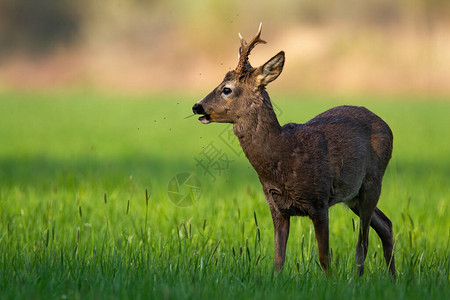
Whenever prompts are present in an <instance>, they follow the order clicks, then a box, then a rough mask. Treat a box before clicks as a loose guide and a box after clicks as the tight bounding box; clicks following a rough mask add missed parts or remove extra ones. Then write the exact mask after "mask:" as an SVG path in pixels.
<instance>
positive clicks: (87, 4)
mask: <svg viewBox="0 0 450 300" xmlns="http://www.w3.org/2000/svg"><path fill="white" fill-rule="evenodd" d="M113 7H115V9H112V8H113ZM130 7H131V8H133V9H130ZM287 8H288V9H287ZM449 8H450V1H446V0H394V1H393V0H365V1H361V0H341V1H330V0H317V1H311V0H278V1H277V3H276V4H274V3H272V2H271V1H270V2H269V1H267V2H266V1H238V0H231V1H219V0H214V1H198V0H191V1H182V0H166V1H161V0H150V1H143V0H128V1H120V0H110V1H102V2H99V1H95V0H92V1H89V0H76V1H74V0H0V54H3V55H4V54H8V53H11V52H15V51H20V52H25V53H38V54H39V53H46V52H48V51H51V50H52V48H54V47H57V46H59V45H65V46H67V45H68V46H70V45H73V44H74V43H76V42H79V41H80V40H81V38H82V37H83V36H86V35H89V34H90V32H91V28H90V27H91V26H92V25H93V24H99V23H102V20H103V22H104V23H107V22H108V20H110V19H111V17H110V16H108V14H111V12H112V11H116V10H121V9H123V11H124V12H125V14H126V13H127V12H128V13H130V15H129V16H127V17H125V16H124V17H125V18H127V20H128V22H129V23H132V22H133V13H138V12H139V13H142V12H145V13H147V14H148V18H149V19H155V18H156V19H157V20H163V19H164V15H165V14H167V17H168V18H170V20H169V21H166V22H164V23H170V24H171V26H170V27H172V28H173V27H182V26H183V23H186V22H191V23H192V22H216V25H217V23H220V22H224V21H225V20H224V19H226V18H230V17H231V16H232V15H233V14H235V12H239V11H246V10H247V11H248V12H249V13H250V12H252V14H254V15H257V16H258V15H259V16H261V15H267V16H270V17H271V18H278V19H280V20H283V21H286V22H289V21H291V22H292V21H293V22H295V21H299V22H306V23H311V24H323V23H327V22H335V21H342V22H347V21H349V20H351V22H355V23H358V24H365V25H367V24H369V25H371V24H372V25H373V24H375V25H377V26H385V25H389V24H393V23H398V22H404V21H407V22H410V23H420V24H422V25H423V24H425V26H433V24H434V23H435V22H439V21H442V20H448V19H449V17H450V13H449V11H450V9H449ZM156 15H158V16H156ZM234 16H236V15H234ZM93 20H94V21H93ZM214 20H215V21H214ZM252 21H253V20H252ZM150 25H154V23H151V24H150ZM103 26H105V25H103ZM106 26H107V25H106ZM159 29H161V28H159ZM162 29H163V30H164V27H163V28H162ZM166 29H168V27H166Z"/></svg>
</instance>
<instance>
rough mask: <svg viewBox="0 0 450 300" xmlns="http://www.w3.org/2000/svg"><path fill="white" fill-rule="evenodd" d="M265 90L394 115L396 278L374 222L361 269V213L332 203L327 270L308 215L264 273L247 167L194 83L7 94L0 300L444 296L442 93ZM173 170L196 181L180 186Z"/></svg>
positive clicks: (266, 236)
mask: <svg viewBox="0 0 450 300" xmlns="http://www.w3.org/2000/svg"><path fill="white" fill-rule="evenodd" d="M201 96H203V95H200V94H199V95H197V97H201ZM272 98H273V100H274V103H275V104H276V105H277V110H278V114H279V116H280V117H279V118H280V121H281V122H282V123H285V122H287V121H295V122H305V121H307V120H308V119H310V118H312V117H313V116H315V115H316V114H318V113H320V112H322V111H323V110H325V109H327V108H329V107H332V106H335V105H340V104H358V105H364V106H366V107H368V108H369V109H371V110H372V111H374V112H375V113H377V114H378V115H380V116H381V117H382V118H383V119H384V120H385V121H386V122H387V123H388V124H390V126H391V128H392V130H393V132H394V154H393V158H392V160H391V163H390V165H389V167H388V170H387V173H386V175H385V179H384V185H383V191H382V195H381V199H380V202H379V207H380V208H381V209H382V210H383V211H384V212H385V213H386V214H387V215H388V216H389V217H390V218H391V220H392V222H393V224H394V234H395V237H396V246H395V255H396V260H397V271H398V278H397V280H392V279H391V277H390V276H389V274H387V272H386V267H385V265H384V262H383V258H382V248H381V243H380V241H379V239H378V237H377V236H376V234H375V232H374V231H373V230H371V236H370V248H369V254H368V257H367V260H366V269H365V274H364V276H363V277H362V278H358V277H356V276H355V275H356V267H355V258H354V256H355V245H356V240H357V232H358V222H357V221H358V219H357V218H356V216H355V215H353V213H352V212H351V211H349V210H348V209H346V208H345V207H344V206H342V205H336V206H335V207H333V208H332V209H331V211H330V246H331V248H332V262H331V273H332V275H331V276H330V277H329V278H325V276H324V274H323V272H322V271H321V269H320V267H319V265H318V263H317V261H318V256H317V248H316V246H315V239H314V232H313V229H312V227H311V226H312V225H311V221H310V220H309V219H307V218H295V219H293V220H292V222H291V234H290V240H289V242H288V252H287V262H286V266H285V269H284V270H283V272H282V273H281V274H280V275H278V276H274V275H273V266H272V259H273V228H272V221H271V216H270V212H269V209H268V206H267V205H266V203H265V200H264V197H263V193H262V190H261V187H260V183H259V181H258V179H257V176H256V173H255V172H254V171H253V170H252V169H251V167H250V165H249V163H248V162H247V161H246V159H245V157H244V155H243V154H242V153H241V151H240V150H239V147H238V145H237V144H236V139H235V138H234V137H232V136H230V135H229V133H230V132H229V129H230V125H226V124H211V125H208V126H205V125H202V124H200V123H199V122H198V121H197V120H196V117H192V118H186V119H185V118H184V117H186V116H188V115H189V114H190V112H191V107H192V104H193V103H194V102H195V101H196V99H195V97H186V96H184V97H178V96H175V95H134V96H127V95H108V94H101V93H94V92H92V93H91V92H89V93H82V92H65V93H57V92H53V93H25V92H20V93H12V92H3V93H0V298H1V299H8V298H27V299H28V298H29V299H50V298H51V299H90V298H91V299H92V298H97V299H98V298H133V299H135V298H147V299H177V298H182V299H210V298H213V299H214V298H216V299H245V298H255V299H257V298H268V299H272V298H278V299H284V298H288V297H290V298H291V299H298V298H304V299H311V298H313V297H314V298H315V299H316V298H317V299H344V298H345V299H357V298H361V299H450V287H449V264H450V259H449V257H450V255H449V254H450V253H449V236H450V231H449V228H450V211H449V200H450V102H449V101H444V100H445V99H438V98H431V99H426V98H414V99H410V98H407V97H403V98H402V97H397V98H395V97H390V98H389V97H387V98H383V97H347V98H346V97H340V98H338V97H336V98H328V99H327V98H325V97H318V96H300V97H297V98H295V97H293V96H289V95H286V96H279V95H278V96H277V95H276V93H272ZM183 174H188V176H190V177H189V179H188V180H187V183H188V184H190V186H191V188H189V185H180V186H179V187H177V185H176V179H177V180H178V183H182V182H180V180H183V176H185V175H183ZM177 175H178V176H177ZM186 176H187V175H186ZM177 188H179V190H178V194H177V193H175V192H177V190H176V189H177ZM184 196H186V198H183V197H184Z"/></svg>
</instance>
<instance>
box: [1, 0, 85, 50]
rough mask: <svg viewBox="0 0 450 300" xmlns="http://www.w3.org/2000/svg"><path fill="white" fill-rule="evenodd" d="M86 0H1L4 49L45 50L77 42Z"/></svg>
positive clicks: (2, 47)
mask: <svg viewBox="0 0 450 300" xmlns="http://www.w3.org/2000/svg"><path fill="white" fill-rule="evenodd" d="M86 5H87V2H86V1H83V0H77V1H71V0H38V1H37V0H0V52H1V53H3V54H5V53H8V52H11V51H17V50H21V51H26V52H31V53H42V52H46V51H49V50H50V49H51V48H52V47H54V46H55V45H59V44H71V43H73V42H75V41H77V38H78V37H79V36H80V34H81V32H82V27H83V26H82V25H83V21H84V18H83V10H84V9H85V7H86Z"/></svg>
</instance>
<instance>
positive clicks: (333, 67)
mask: <svg viewBox="0 0 450 300" xmlns="http://www.w3.org/2000/svg"><path fill="white" fill-rule="evenodd" d="M260 22H263V33H262V37H263V39H264V40H266V41H267V42H268V43H267V44H266V45H260V46H258V47H257V48H256V49H255V50H254V52H253V54H252V56H251V58H250V59H251V61H252V63H253V65H258V64H262V63H263V62H265V61H266V60H267V59H269V58H270V57H272V56H273V55H274V54H276V53H277V52H278V51H280V50H284V51H286V65H285V70H284V74H283V75H282V76H281V77H280V79H279V80H277V82H276V83H274V84H273V86H274V87H273V88H274V89H284V90H289V91H300V90H301V91H308V92H325V91H326V92H352V93H353V92H357V93H359V92H360V93H405V94H410V93H418V94H425V95H426V94H430V93H431V94H435V95H436V94H439V95H443V94H445V95H447V94H448V93H449V92H450V84H449V79H450V1H444V0H442V1H440V0H366V1H358V0H341V1H328V0H318V1H306V0H277V1H261V0H259V1H255V0H249V1H237V0H229V1H218V0H211V1H200V0H190V1H181V0H164V1H163V0H149V1H140V0H127V1H124V0H109V1H98V0H77V1H70V0H40V1H32V0H29V1H28V0H20V1H17V0H0V88H2V89H30V90H34V89H50V88H51V89H55V88H56V89H65V88H95V89H106V90H125V91H128V90H130V91H133V90H138V91H167V90H171V91H173V90H175V91H180V92H182V91H186V90H189V91H196V90H205V89H206V90H209V89H212V88H213V86H215V85H216V84H218V83H219V82H220V81H221V79H222V77H223V76H224V74H225V72H226V71H228V70H229V69H232V68H234V67H235V66H236V63H237V50H238V47H239V39H238V32H240V33H241V34H242V35H243V36H244V37H245V38H247V39H250V38H252V37H253V36H254V34H255V33H256V31H257V28H258V25H259V23H260Z"/></svg>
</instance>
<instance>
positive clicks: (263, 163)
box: [193, 32, 395, 274]
mask: <svg viewBox="0 0 450 300" xmlns="http://www.w3.org/2000/svg"><path fill="white" fill-rule="evenodd" d="M259 35H260V32H259V33H258V35H257V36H256V37H255V38H254V39H253V40H252V42H251V43H250V44H249V45H247V43H246V42H245V41H243V39H241V49H240V50H241V51H240V53H241V59H240V62H239V65H238V68H237V69H236V70H234V71H231V72H229V73H228V74H227V75H226V76H225V79H224V81H223V82H222V83H221V84H220V85H219V86H218V87H217V88H216V89H215V90H214V91H213V92H211V93H210V94H209V95H208V96H206V97H205V98H204V99H202V100H201V101H199V102H198V103H197V104H196V105H194V107H193V110H194V113H199V114H203V115H204V116H202V117H200V118H199V120H200V121H202V122H203V123H209V122H211V121H216V122H230V123H233V130H234V133H235V134H236V136H237V137H238V139H239V142H240V144H241V146H242V149H243V151H244V153H245V155H246V157H247V158H248V160H249V161H250V163H251V164H252V166H253V168H254V169H255V170H256V172H257V174H258V176H259V179H260V181H261V184H262V186H263V190H264V194H265V196H266V200H267V202H268V204H269V207H270V211H271V213H272V218H273V223H274V232H275V257H274V261H275V267H276V268H277V269H281V268H282V267H283V264H284V261H285V252H286V243H287V239H288V236H289V223H290V217H291V216H309V217H310V218H311V220H312V221H313V224H314V228H315V233H316V238H317V242H318V248H319V259H320V263H321V265H322V267H323V268H324V270H326V269H327V266H328V251H329V249H328V247H329V246H328V208H329V207H330V206H332V205H334V204H336V203H339V202H344V203H345V204H346V205H348V206H349V207H350V208H351V209H352V210H353V211H354V212H355V213H356V214H357V215H359V216H360V218H361V230H360V236H359V241H358V244H357V247H356V260H357V264H358V265H359V273H360V274H362V273H363V264H364V259H365V256H366V254H367V248H368V233H369V225H371V226H372V227H373V228H374V229H375V231H376V232H377V233H378V235H379V236H380V238H381V240H382V243H383V250H384V256H385V259H386V264H387V265H388V267H389V268H390V270H391V272H392V274H395V264H394V257H393V236H392V224H391V222H390V221H389V219H388V218H387V217H386V216H385V215H384V214H383V213H382V212H381V211H380V210H379V209H377V208H376V205H377V202H378V198H379V196H380V192H381V182H382V178H383V175H384V171H385V169H386V167H387V164H388V162H389V159H390V157H391V153H392V139H393V138H392V132H391V130H390V128H389V126H388V125H387V124H386V123H385V122H384V121H383V120H382V119H381V118H379V117H378V116H376V115H375V114H374V113H372V112H370V111H369V110H367V109H366V108H363V107H355V106H340V107H335V108H332V109H330V110H328V111H325V112H324V113H322V114H320V115H318V116H316V117H315V118H313V119H311V120H310V121H309V122H307V123H305V124H294V123H289V124H286V125H284V126H280V124H279V122H278V120H277V117H276V115H275V113H274V111H273V108H272V105H271V102H270V99H269V96H268V94H267V92H266V91H265V86H266V85H267V84H268V83H269V82H270V81H273V80H274V79H276V78H277V77H278V75H279V74H280V73H281V70H282V68H283V64H284V53H283V52H280V53H279V54H278V55H276V56H275V57H273V58H272V59H271V60H269V61H268V62H267V63H266V64H264V65H263V66H261V67H259V68H256V69H254V68H252V67H251V66H250V64H249V63H248V54H249V52H250V50H251V49H252V48H253V47H254V45H256V44H257V43H258V42H263V41H262V40H260V39H259Z"/></svg>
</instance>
